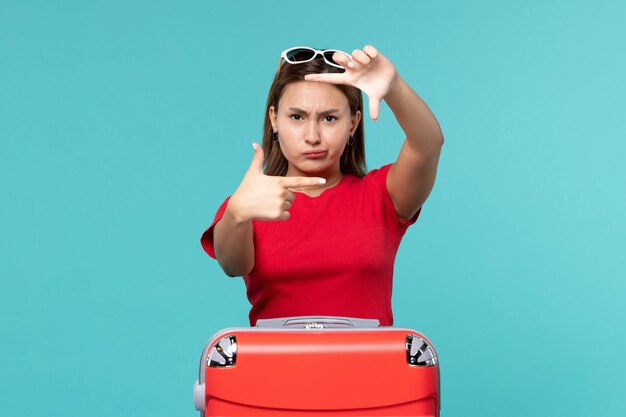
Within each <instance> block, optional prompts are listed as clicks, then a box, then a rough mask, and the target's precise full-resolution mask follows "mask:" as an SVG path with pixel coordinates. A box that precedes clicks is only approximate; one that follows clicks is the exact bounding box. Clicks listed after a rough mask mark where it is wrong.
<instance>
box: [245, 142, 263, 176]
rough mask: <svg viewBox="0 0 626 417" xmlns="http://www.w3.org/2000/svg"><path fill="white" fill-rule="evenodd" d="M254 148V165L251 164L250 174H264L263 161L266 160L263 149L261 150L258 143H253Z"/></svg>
mask: <svg viewBox="0 0 626 417" xmlns="http://www.w3.org/2000/svg"><path fill="white" fill-rule="evenodd" d="M252 147H253V148H254V156H252V163H251V164H250V168H249V169H248V172H253V173H255V174H262V173H263V159H264V158H265V154H264V153H263V148H261V147H260V146H259V145H258V143H254V142H253V143H252Z"/></svg>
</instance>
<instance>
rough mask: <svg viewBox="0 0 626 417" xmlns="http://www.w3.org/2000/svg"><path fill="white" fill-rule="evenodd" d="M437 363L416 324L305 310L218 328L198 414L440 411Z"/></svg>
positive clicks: (208, 351) (207, 354) (204, 368)
mask: <svg viewBox="0 0 626 417" xmlns="http://www.w3.org/2000/svg"><path fill="white" fill-rule="evenodd" d="M439 395H440V394H439V365H438V359H437V354H436V352H435V349H434V348H433V346H432V344H431V343H430V341H429V340H428V339H426V338H425V337H424V336H423V335H421V334H420V333H418V332H416V331H415V330H411V329H405V328H400V327H395V326H388V327H381V326H379V322H378V320H370V319H357V318H346V317H328V316H315V317H313V316H306V317H289V318H279V319H268V320H258V321H257V326H256V327H242V328H228V329H224V330H222V331H220V332H218V333H216V334H215V335H214V336H213V337H212V338H211V339H210V340H209V342H208V343H207V344H206V346H205V348H204V350H203V352H202V356H201V357H200V376H199V379H198V380H197V381H196V384H195V386H194V401H195V405H196V409H198V410H199V411H200V414H201V416H203V417H205V416H206V417H208V416H261V415H263V416H331V415H332V416H439V409H440V396H439Z"/></svg>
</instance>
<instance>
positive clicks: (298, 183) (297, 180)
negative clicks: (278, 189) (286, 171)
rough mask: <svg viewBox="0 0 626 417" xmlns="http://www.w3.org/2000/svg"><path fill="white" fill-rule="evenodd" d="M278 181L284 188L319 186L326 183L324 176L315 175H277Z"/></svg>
mask: <svg viewBox="0 0 626 417" xmlns="http://www.w3.org/2000/svg"><path fill="white" fill-rule="evenodd" d="M278 178H279V179H278V182H279V183H280V184H281V185H282V186H283V187H285V188H301V187H313V186H317V187H319V186H320V185H321V184H326V180H325V179H324V178H317V177H278Z"/></svg>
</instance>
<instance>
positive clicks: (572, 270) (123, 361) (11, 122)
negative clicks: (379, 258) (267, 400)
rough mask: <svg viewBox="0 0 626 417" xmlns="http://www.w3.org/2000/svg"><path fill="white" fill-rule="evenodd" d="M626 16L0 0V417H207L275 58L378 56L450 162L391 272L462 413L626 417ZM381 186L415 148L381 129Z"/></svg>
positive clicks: (395, 130)
mask: <svg viewBox="0 0 626 417" xmlns="http://www.w3.org/2000/svg"><path fill="white" fill-rule="evenodd" d="M625 20H626V6H625V5H624V3H623V2H619V1H613V2H610V1H599V2H592V1H586V2H583V1H524V2H512V1H481V2H462V1H454V2H435V1H432V2H425V1H410V2H409V1H396V2H388V3H383V2H379V1H376V2H374V1H367V2H365V1H359V2H353V3H347V2H346V3H344V2H335V1H318V2H313V3H306V2H305V3H295V2H280V3H279V2H271V3H268V2H251V1H250V2H234V1H233V2H222V3H215V2H210V1H208V0H205V1H171V2H164V1H106V2H105V1H98V2H96V1H90V2H78V1H74V2H61V1H40V2H33V1H23V0H21V1H17V0H15V1H9V0H2V2H1V3H0V193H1V194H0V226H1V229H0V234H1V237H2V238H1V239H0V257H1V258H0V259H1V261H0V277H1V291H0V326H1V328H0V334H1V335H2V336H1V338H2V342H1V344H0V351H1V356H0V358H1V359H2V365H1V368H2V378H0V393H2V394H1V395H0V415H3V416H5V415H6V416H10V415H20V416H35V415H37V416H55V417H56V416H133V417H135V416H143V415H146V416H147V415H150V416H174V415H178V416H184V415H187V416H191V415H196V414H195V411H194V409H193V403H192V396H191V389H192V385H193V381H194V380H195V378H196V375H197V366H198V358H199V355H200V351H201V349H202V347H203V345H204V343H205V341H206V339H207V338H208V337H209V336H210V335H211V334H212V333H213V332H215V331H216V330H218V329H220V328H223V327H229V326H234V325H236V326H239V325H247V323H248V322H247V313H248V308H249V304H248V302H247V300H246V298H245V288H244V285H243V282H242V281H241V279H228V278H227V277H226V276H225V275H224V274H223V273H222V271H221V269H220V268H219V266H218V265H217V263H216V262H215V261H214V260H212V259H210V258H209V257H208V256H207V255H206V254H205V253H204V252H203V251H202V249H201V248H200V245H199V237H200V234H201V232H202V231H203V230H204V228H205V227H206V226H208V224H209V223H210V221H211V220H212V218H213V215H214V213H215V210H216V208H217V206H218V205H219V204H220V203H221V202H222V200H223V199H224V197H225V196H226V195H228V194H230V193H232V192H233V191H234V190H235V188H236V187H237V185H238V184H239V181H240V180H241V177H242V175H243V173H244V172H245V170H246V169H247V167H248V165H249V162H250V159H251V156H252V148H251V146H250V143H251V142H252V141H260V139H261V132H262V121H263V108H264V104H265V100H266V95H267V90H268V87H269V85H270V82H271V79H272V77H273V75H274V72H275V70H276V66H277V64H278V57H279V53H280V51H282V50H283V49H285V48H287V47H289V46H294V45H313V46H319V47H326V48H338V49H343V50H345V51H348V52H350V51H352V49H354V48H362V47H363V46H364V45H366V44H368V43H371V44H372V45H374V46H375V47H377V48H378V49H379V50H380V52H381V53H383V54H384V55H385V56H387V57H388V58H389V59H390V60H391V61H392V62H393V63H394V64H395V65H396V67H397V68H398V70H399V72H400V74H401V75H402V76H403V78H404V79H405V80H407V81H408V82H409V84H410V85H411V86H412V87H413V88H414V89H415V90H416V91H417V92H418V93H419V94H420V95H421V96H422V97H423V98H424V100H425V101H426V102H427V103H428V104H429V106H430V107H431V109H432V110H433V112H434V113H435V114H436V116H437V117H438V119H439V121H440V123H441V126H442V128H443V131H444V135H445V139H446V143H445V145H444V149H443V154H442V159H441V163H440V167H439V175H438V179H437V183H436V185H435V189H434V191H433V193H432V194H431V196H430V198H429V200H428V202H427V203H426V205H425V206H424V210H423V213H422V215H421V217H420V220H419V221H418V223H417V224H416V225H414V226H412V227H411V228H410V229H409V231H408V232H407V234H406V235H405V238H404V241H403V243H402V245H401V247H400V251H399V253H398V258H397V264H396V275H395V287H394V300H393V306H394V312H395V318H396V325H399V326H408V327H413V328H415V329H418V330H420V331H422V332H423V333H425V334H426V335H427V336H429V337H430V338H431V339H432V340H433V342H434V343H435V345H436V347H437V348H438V350H439V354H440V356H441V369H442V378H443V380H442V390H443V410H442V411H443V415H445V416H464V417H467V416H510V417H516V416H559V415H563V416H565V415H567V416H590V415H593V416H617V415H624V413H625V412H626V407H625V406H624V401H623V399H622V394H623V389H624V383H623V379H624V374H626V363H625V360H624V345H626V337H625V332H624V318H625V317H626V307H625V303H624V298H625V295H626V294H625V293H626V291H625V289H626V286H625V284H624V278H625V277H626V268H625V266H624V261H623V255H619V254H620V253H622V252H623V251H624V248H625V247H626V246H625V245H626V216H625V215H624V211H625V209H626V198H625V196H624V190H626V169H625V168H624V160H625V156H626V134H625V131H626V129H624V126H623V119H624V113H625V112H624V104H623V100H624V97H626V87H625V83H624V74H625V73H626V65H625V64H626V58H625V54H624V45H625V44H626V32H625V31H624V29H623V23H624V21H625ZM364 123H365V129H366V138H367V155H368V156H367V161H368V165H369V168H375V167H377V166H380V165H382V164H384V163H388V162H392V161H394V160H395V157H396V155H397V153H398V151H399V149H400V145H401V143H402V140H403V138H404V137H403V132H402V131H401V129H400V128H399V126H398V125H397V123H396V121H395V119H394V118H393V114H392V113H391V111H390V110H389V108H388V107H387V106H386V104H383V105H382V110H381V116H380V119H379V121H378V122H376V124H374V123H372V122H371V120H370V119H369V118H368V117H366V118H365V120H364Z"/></svg>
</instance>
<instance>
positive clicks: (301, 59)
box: [278, 46, 352, 73]
mask: <svg viewBox="0 0 626 417" xmlns="http://www.w3.org/2000/svg"><path fill="white" fill-rule="evenodd" d="M335 52H339V53H342V54H344V55H345V56H347V57H348V58H352V57H351V56H350V54H347V53H345V52H343V51H340V50H338V49H315V48H309V47H308V46H295V47H293V48H289V49H285V50H284V51H283V52H282V53H281V54H280V61H279V63H278V73H280V69H281V68H282V66H283V59H284V60H285V61H286V62H288V63H289V64H302V63H305V62H309V61H313V59H314V58H315V57H316V56H317V55H321V56H322V58H324V61H326V63H327V64H328V65H332V66H333V67H337V68H341V69H345V68H344V67H342V66H341V65H339V64H338V63H336V62H335V60H334V59H333V54H334V53H335Z"/></svg>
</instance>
